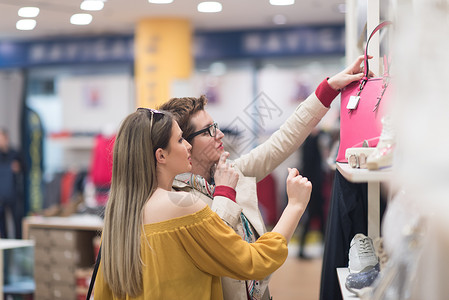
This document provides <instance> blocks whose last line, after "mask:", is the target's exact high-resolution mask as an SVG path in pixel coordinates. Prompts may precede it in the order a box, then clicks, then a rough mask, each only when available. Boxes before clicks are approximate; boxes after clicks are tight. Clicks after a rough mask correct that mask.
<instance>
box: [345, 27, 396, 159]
mask: <svg viewBox="0 0 449 300" xmlns="http://www.w3.org/2000/svg"><path fill="white" fill-rule="evenodd" d="M391 24H392V23H391V22H389V21H385V22H382V23H380V24H379V25H378V26H377V27H376V28H374V30H373V32H372V33H371V34H370V36H369V38H368V41H367V43H366V47H365V60H364V71H365V75H364V77H363V78H362V79H361V80H360V81H356V82H353V83H351V84H349V85H348V86H347V87H346V88H345V89H343V91H342V92H341V106H340V145H339V148H338V154H337V159H336V160H337V162H347V160H346V158H345V151H346V149H347V148H352V147H355V146H356V145H360V144H361V143H363V141H364V140H373V139H374V138H376V137H379V136H380V133H381V131H382V123H381V120H382V117H383V116H384V115H385V112H386V110H387V107H388V102H389V101H390V93H391V88H390V87H389V81H390V75H389V70H388V66H389V62H388V59H387V58H386V57H384V74H383V76H382V77H373V78H368V74H369V65H368V44H369V41H370V39H371V38H372V37H373V35H374V34H375V33H376V32H377V31H379V30H380V29H381V28H383V27H385V26H388V25H391Z"/></svg>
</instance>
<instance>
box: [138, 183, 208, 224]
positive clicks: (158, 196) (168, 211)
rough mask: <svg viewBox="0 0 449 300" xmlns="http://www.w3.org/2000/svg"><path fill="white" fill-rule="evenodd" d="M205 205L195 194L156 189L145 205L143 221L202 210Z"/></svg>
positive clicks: (147, 221)
mask: <svg viewBox="0 0 449 300" xmlns="http://www.w3.org/2000/svg"><path fill="white" fill-rule="evenodd" d="M206 205H207V204H206V203H205V202H204V201H202V200H201V199H200V198H198V197H197V196H195V194H191V193H187V192H175V191H157V192H155V194H153V196H152V197H151V198H150V200H149V201H148V202H147V204H146V205H145V208H144V210H145V213H144V223H145V224H148V223H156V222H162V221H167V220H170V219H173V218H178V217H183V216H187V215H190V214H193V213H196V212H198V211H200V210H202V209H203V208H204V207H205V206H206Z"/></svg>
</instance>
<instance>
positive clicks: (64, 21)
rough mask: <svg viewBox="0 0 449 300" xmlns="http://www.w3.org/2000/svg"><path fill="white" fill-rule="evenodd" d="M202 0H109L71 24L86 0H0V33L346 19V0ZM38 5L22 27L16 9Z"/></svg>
mask: <svg viewBox="0 0 449 300" xmlns="http://www.w3.org/2000/svg"><path fill="white" fill-rule="evenodd" d="M201 1H202V0H175V1H174V2H173V3H171V4H151V3H148V1H147V0H107V1H106V2H105V6H104V9H103V10H102V11H96V12H95V11H94V12H90V13H91V14H92V16H93V20H92V22H91V23H90V24H89V25H85V26H76V25H72V24H70V22H69V20H70V17H71V15H72V14H74V13H80V12H83V11H81V9H80V4H81V2H82V0H0V15H1V17H0V39H2V40H5V39H6V40H17V39H21V40H23V39H39V38H45V37H56V36H61V35H83V36H86V35H98V34H132V33H133V32H134V28H135V24H136V22H138V21H139V20H141V19H145V18H152V17H176V18H187V19H189V20H191V22H192V25H193V27H194V28H195V30H233V29H250V28H270V27H279V26H289V27H290V26H298V25H315V24H343V23H344V19H345V16H344V14H343V13H341V12H339V9H338V6H339V4H342V3H344V2H345V0H296V3H295V4H293V5H290V6H272V5H270V4H269V0H221V2H222V4H223V10H222V11H221V12H220V13H200V12H198V11H197V9H196V7H197V5H198V3H200V2H201ZM22 6H37V7H39V8H40V13H39V15H38V16H37V17H36V18H35V19H36V21H37V25H36V28H35V29H34V30H32V31H19V30H17V29H16V27H15V26H16V22H17V21H18V20H19V19H21V18H20V17H19V16H18V15H17V12H18V9H19V8H20V7H22ZM277 14H282V15H284V16H285V18H286V24H285V25H275V24H274V23H273V21H272V20H273V16H275V15H277Z"/></svg>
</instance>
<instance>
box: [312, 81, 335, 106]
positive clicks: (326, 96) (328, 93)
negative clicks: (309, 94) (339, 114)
mask: <svg viewBox="0 0 449 300" xmlns="http://www.w3.org/2000/svg"><path fill="white" fill-rule="evenodd" d="M328 79H329V77H327V78H326V79H324V80H323V81H322V82H321V83H320V85H319V86H318V87H317V88H316V91H315V95H316V96H317V97H318V99H319V100H320V102H321V103H322V104H323V105H324V106H326V107H330V106H331V103H332V101H333V100H334V99H335V97H337V95H338V94H339V93H340V91H336V90H334V89H333V88H332V87H331V86H330V85H329V83H328V82H327V80H328Z"/></svg>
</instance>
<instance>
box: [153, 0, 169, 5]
mask: <svg viewBox="0 0 449 300" xmlns="http://www.w3.org/2000/svg"><path fill="white" fill-rule="evenodd" d="M148 2H150V3H155V4H169V3H172V2H173V0H148Z"/></svg>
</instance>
